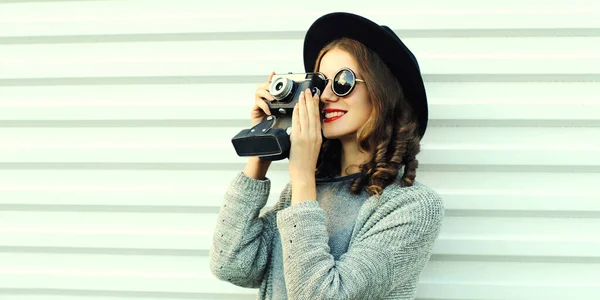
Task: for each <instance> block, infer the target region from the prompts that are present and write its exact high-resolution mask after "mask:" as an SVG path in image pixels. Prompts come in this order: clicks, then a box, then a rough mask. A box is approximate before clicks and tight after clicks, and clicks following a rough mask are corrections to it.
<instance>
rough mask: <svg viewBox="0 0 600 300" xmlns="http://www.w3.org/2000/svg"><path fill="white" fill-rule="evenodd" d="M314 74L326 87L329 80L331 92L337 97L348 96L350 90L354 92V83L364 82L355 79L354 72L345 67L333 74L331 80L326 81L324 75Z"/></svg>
mask: <svg viewBox="0 0 600 300" xmlns="http://www.w3.org/2000/svg"><path fill="white" fill-rule="evenodd" d="M315 73H316V74H317V75H318V76H319V77H321V78H322V79H323V80H325V86H327V84H328V81H330V80H331V90H332V91H333V93H334V94H336V95H337V96H338V97H345V96H348V94H350V93H351V92H352V90H354V87H355V86H356V82H362V83H364V82H365V81H364V80H362V79H358V78H356V74H355V73H354V71H352V69H350V68H347V67H344V68H341V69H339V70H338V71H337V73H335V76H333V79H328V78H327V77H326V76H325V74H323V73H321V72H315Z"/></svg>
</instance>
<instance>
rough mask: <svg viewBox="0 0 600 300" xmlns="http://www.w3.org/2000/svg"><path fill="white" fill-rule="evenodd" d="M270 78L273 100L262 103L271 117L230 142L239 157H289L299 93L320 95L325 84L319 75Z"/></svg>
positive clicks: (270, 91) (264, 158)
mask: <svg viewBox="0 0 600 300" xmlns="http://www.w3.org/2000/svg"><path fill="white" fill-rule="evenodd" d="M272 78H273V80H272V81H271V84H270V86H269V93H271V95H273V97H274V98H275V100H273V101H265V102H267V105H268V106H269V110H270V112H271V115H270V116H269V117H267V118H266V119H265V120H263V121H262V122H260V123H259V124H257V125H255V126H253V127H252V128H249V129H244V130H242V131H240V132H239V133H238V134H237V135H235V136H234V137H233V138H232V139H231V142H232V144H233V146H234V148H235V151H236V152H237V154H238V156H258V157H260V159H262V160H269V161H275V160H281V159H285V158H288V157H289V151H290V137H289V135H290V134H291V125H292V113H293V111H294V106H295V105H296V103H297V102H298V100H299V98H300V93H301V92H302V91H305V90H306V89H310V91H311V94H312V95H313V96H314V95H315V94H319V95H321V93H322V92H323V90H324V89H325V86H326V85H327V81H326V79H325V77H324V76H323V74H321V73H288V74H275V75H274V76H273V77H272Z"/></svg>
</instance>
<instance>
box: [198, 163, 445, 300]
mask: <svg viewBox="0 0 600 300" xmlns="http://www.w3.org/2000/svg"><path fill="white" fill-rule="evenodd" d="M270 188H271V186H270V180H269V179H265V180H254V179H251V178H249V177H247V176H245V175H244V174H243V173H239V174H238V175H237V176H236V177H235V179H234V180H233V182H232V183H231V186H230V187H229V189H228V190H227V192H226V194H225V199H224V203H223V205H222V207H221V210H220V212H219V217H218V222H217V226H216V230H215V233H214V236H213V243H212V246H211V250H210V256H211V262H210V268H211V271H212V273H213V274H214V275H215V276H217V278H219V279H221V280H226V281H229V282H231V283H233V284H235V285H238V286H242V287H249V288H260V291H259V293H258V297H257V299H280V298H281V297H282V295H281V293H275V294H274V293H273V286H284V287H285V289H286V293H285V294H287V297H288V298H289V299H301V300H304V299H414V297H415V293H416V290H417V284H418V281H419V276H420V273H421V272H422V270H423V268H424V267H425V265H426V264H427V262H428V261H429V258H430V256H431V250H432V248H433V245H434V243H435V240H436V239H437V237H438V235H439V232H440V228H441V225H442V219H443V217H444V206H443V203H442V200H441V198H440V197H439V195H438V194H436V193H435V192H434V191H433V190H431V189H430V188H428V187H426V186H425V185H423V184H421V183H418V182H416V183H415V184H414V185H413V186H412V187H401V186H400V184H399V182H398V181H397V182H394V183H392V184H391V185H389V186H388V187H386V188H385V189H384V192H383V194H382V196H381V198H379V199H377V198H376V197H368V194H367V195H366V196H364V197H365V198H366V199H365V200H364V202H363V203H362V204H361V205H359V206H360V208H359V211H358V213H357V214H353V215H351V216H349V218H351V219H352V221H353V227H352V228H353V229H352V230H351V235H350V240H349V241H348V243H347V249H345V253H343V254H342V255H335V256H334V255H332V251H331V250H332V249H331V248H330V238H333V237H331V236H330V234H331V232H330V231H329V232H328V226H327V225H328V223H327V222H328V221H330V220H328V215H331V214H330V213H329V212H328V211H325V210H324V209H323V208H322V206H321V205H319V204H320V202H319V200H321V199H317V201H306V202H300V203H297V204H295V205H291V195H292V193H291V184H288V185H287V186H286V187H285V188H284V190H283V192H282V193H281V195H280V198H279V201H278V203H277V204H276V205H275V206H274V207H273V208H271V209H270V210H268V211H266V212H264V213H262V214H261V213H260V210H261V208H263V207H264V206H265V205H266V203H267V198H268V196H269V192H270ZM328 188H331V189H338V190H339V185H336V184H333V183H332V184H325V185H319V186H318V193H317V195H318V196H317V197H319V195H323V194H326V193H324V191H325V190H327V189H328ZM338 195H339V197H338V198H336V201H337V200H339V201H342V202H343V201H348V202H350V201H354V203H356V199H339V198H344V197H348V196H347V195H349V194H347V193H338ZM324 207H325V208H326V209H327V207H334V206H331V205H330V206H324ZM338 207H339V206H338ZM329 225H331V224H329ZM329 228H331V226H329ZM273 249H279V251H277V250H275V251H274V250H273ZM278 256H281V257H278ZM274 274H275V275H274ZM277 274H283V278H279V277H280V276H278V275H277ZM278 280H284V283H283V284H282V283H281V282H277V281H278Z"/></svg>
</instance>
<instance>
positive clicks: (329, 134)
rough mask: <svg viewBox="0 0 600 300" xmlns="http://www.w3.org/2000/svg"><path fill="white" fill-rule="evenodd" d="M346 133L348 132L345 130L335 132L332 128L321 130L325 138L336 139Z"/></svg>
mask: <svg viewBox="0 0 600 300" xmlns="http://www.w3.org/2000/svg"><path fill="white" fill-rule="evenodd" d="M347 134H348V133H347V132H337V131H334V130H324V131H323V136H325V138H326V139H328V140H337V139H340V138H342V137H343V136H345V135H347Z"/></svg>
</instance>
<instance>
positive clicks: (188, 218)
mask: <svg viewBox="0 0 600 300" xmlns="http://www.w3.org/2000/svg"><path fill="white" fill-rule="evenodd" d="M413 2H417V1H349V0H347V1H315V0H310V1H302V2H294V1H283V2H282V1H234V2H232V1H191V0H185V1H176V0H170V1H167V0H164V1H159V0H145V1H58V0H57V1H0V3H1V4H0V299H2V300H4V299H11V300H84V299H90V300H100V299H102V300H109V299H111V300H115V299H142V300H150V299H176V300H180V299H254V297H255V294H256V291H255V290H250V289H243V288H238V287H235V286H233V285H230V284H229V283H226V282H221V281H218V280H217V279H215V278H214V277H213V276H212V274H211V273H210V270H209V265H208V251H209V250H208V249H209V246H210V241H211V237H212V231H213V228H214V225H215V221H216V214H217V212H218V210H219V207H220V204H221V200H222V199H221V198H222V196H223V194H224V191H225V189H226V187H227V185H228V184H229V182H230V181H231V179H232V178H233V177H234V176H235V174H236V172H239V171H241V170H242V169H243V166H244V162H245V159H243V158H239V157H237V156H236V155H235V152H234V150H233V147H232V146H231V143H230V138H231V137H232V136H233V135H234V134H235V133H237V132H238V131H239V130H241V129H242V128H246V127H247V126H248V125H249V120H248V117H249V108H250V105H251V103H252V101H253V100H252V99H253V91H254V89H255V87H256V84H257V83H259V82H262V81H264V80H265V79H266V78H267V75H268V74H269V73H270V71H277V72H290V71H293V72H301V71H303V69H302V60H301V59H302V56H301V53H302V38H303V36H304V33H305V31H306V30H307V29H308V26H309V25H310V24H311V23H312V21H314V20H315V19H316V18H317V17H318V16H320V15H322V14H324V13H326V12H331V11H335V10H345V11H350V12H356V13H359V14H362V15H364V16H367V17H370V18H372V19H373V20H375V21H376V22H378V23H383V24H386V25H389V26H390V27H391V28H393V29H394V30H395V31H396V32H397V33H398V34H399V36H400V37H402V38H403V39H404V41H405V42H406V44H407V45H408V46H409V47H410V48H411V49H412V50H413V52H414V53H415V54H416V56H417V57H418V59H419V61H420V64H421V69H422V71H423V73H424V78H425V80H426V87H427V92H428V95H429V104H430V116H431V119H430V127H429V129H428V132H427V134H426V136H425V139H424V141H423V146H422V149H423V150H422V153H421V154H420V155H419V158H420V162H421V167H420V168H419V170H418V179H419V180H420V181H422V182H424V183H426V184H427V185H429V186H431V187H433V188H434V189H436V190H437V191H438V192H439V193H440V194H441V195H442V196H443V198H444V201H445V205H446V208H447V213H446V219H445V221H444V225H443V229H442V233H441V235H440V238H439V240H438V242H437V244H436V245H435V248H434V253H433V256H432V259H431V261H430V263H429V264H428V265H427V267H426V269H425V270H424V272H423V274H422V277H421V284H420V286H419V291H418V299H421V300H425V299H446V300H459V299H472V300H475V299H476V300H488V299H489V300H491V299H511V300H513V299H514V300H517V299H519V300H521V299H528V300H529V299H575V300H583V299H596V300H597V299H600V7H599V6H600V4H595V3H597V1H586V2H583V1H569V0H563V1H513V0H505V1H477V2H471V1H467V0H435V1H421V3H413ZM269 177H270V178H271V179H272V181H273V190H272V193H271V194H272V196H271V198H270V200H269V204H268V205H269V206H270V205H272V204H273V203H274V201H276V197H277V196H278V195H279V192H280V191H281V189H282V188H283V186H284V185H285V183H286V182H287V180H288V175H287V167H286V162H285V161H282V162H277V163H275V164H274V165H273V166H272V170H271V171H270V172H269Z"/></svg>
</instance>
